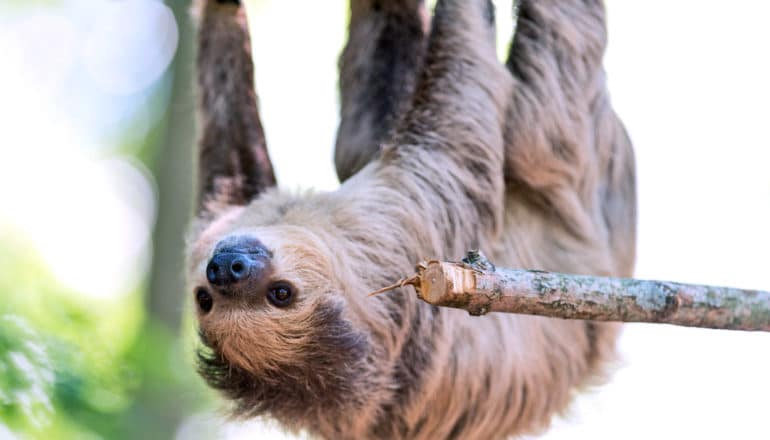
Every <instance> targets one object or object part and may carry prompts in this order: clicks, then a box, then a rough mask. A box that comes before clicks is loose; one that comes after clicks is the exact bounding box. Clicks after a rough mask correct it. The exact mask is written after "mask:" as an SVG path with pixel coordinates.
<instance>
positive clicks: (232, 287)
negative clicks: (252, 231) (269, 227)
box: [206, 236, 270, 293]
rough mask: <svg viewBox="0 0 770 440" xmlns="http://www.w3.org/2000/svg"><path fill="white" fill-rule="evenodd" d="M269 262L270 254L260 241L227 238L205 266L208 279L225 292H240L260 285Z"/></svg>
mask: <svg viewBox="0 0 770 440" xmlns="http://www.w3.org/2000/svg"><path fill="white" fill-rule="evenodd" d="M269 263H270V252H269V251H268V250H267V249H266V248H265V246H264V245H263V244H262V243H261V242H260V241H259V240H257V239H255V238H252V237H248V236H235V237H228V238H226V239H225V240H222V241H221V242H220V243H219V244H217V246H216V248H215V249H214V254H213V255H212V256H211V260H209V262H208V264H207V265H206V279H207V280H208V282H209V283H211V285H212V286H214V287H217V288H221V289H223V290H224V293H228V292H230V291H233V293H238V292H237V291H239V290H243V289H244V288H247V287H248V286H249V285H252V286H253V285H254V284H255V283H259V282H260V281H261V280H262V278H264V276H265V273H266V272H267V268H268V265H269Z"/></svg>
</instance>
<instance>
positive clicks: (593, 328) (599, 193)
mask: <svg viewBox="0 0 770 440" xmlns="http://www.w3.org/2000/svg"><path fill="white" fill-rule="evenodd" d="M199 7H200V31H199V52H198V75H199V76H198V79H199V88H200V93H201V95H200V115H199V116H200V122H201V127H202V136H201V138H200V152H199V154H200V156H199V190H200V196H199V206H200V209H199V214H198V216H197V218H196V220H195V221H194V224H193V227H192V228H191V232H190V234H189V243H188V248H187V261H188V263H187V267H188V282H189V287H190V292H191V293H192V296H193V298H194V302H195V304H196V306H195V308H196V316H197V321H198V325H199V334H200V339H201V341H202V345H201V350H200V352H199V356H198V357H199V372H200V374H201V375H202V377H203V378H204V379H205V380H206V381H207V383H208V384H209V385H210V386H211V387H213V388H215V389H217V390H219V391H220V392H221V394H222V395H223V396H224V397H225V398H227V399H228V400H229V401H231V403H232V413H233V415H234V416H237V417H246V418H249V417H257V416H267V417H270V418H273V419H276V420H277V421H278V422H279V423H281V425H282V426H284V427H285V428H286V429H288V430H290V431H306V432H308V433H310V434H311V435H314V436H317V437H323V438H424V439H437V438H502V437H508V436H515V435H523V434H527V433H533V432H537V431H540V430H542V429H544V428H546V427H547V426H548V424H549V421H550V419H551V418H552V417H553V415H554V414H558V413H559V412H561V411H563V410H565V408H566V407H567V405H568V403H569V402H570V400H571V398H572V397H573V396H574V394H575V393H576V391H579V390H580V389H582V388H584V387H587V386H590V385H592V384H595V383H598V382H599V381H601V380H602V379H603V378H604V377H605V376H606V374H607V371H608V366H611V365H612V361H613V359H614V357H615V344H616V339H617V335H618V332H619V327H618V325H617V324H614V323H599V322H591V321H577V320H559V319H550V318H543V317H533V316H521V315H512V314H511V315H508V314H489V315H486V316H483V317H472V316H469V315H468V314H467V313H466V312H464V311H460V310H453V309H443V308H436V307H433V306H430V305H428V304H425V303H422V302H419V301H418V300H417V299H416V297H415V294H414V291H413V290H412V289H413V288H412V287H411V286H406V287H403V288H401V289H400V291H396V292H393V293H391V294H389V295H380V296H376V297H368V296H367V294H368V293H369V292H372V291H374V290H376V289H378V288H380V287H382V286H385V285H387V284H390V283H392V282H393V281H394V280H396V279H398V278H400V277H401V276H403V275H404V274H406V273H409V272H410V271H411V270H412V269H413V265H414V264H415V263H416V262H418V261H420V260H422V259H424V258H426V257H430V258H438V259H456V258H458V257H459V256H461V255H463V254H464V253H465V251H467V250H468V249H472V248H474V249H475V248H478V249H482V250H483V251H484V252H485V253H486V254H487V255H488V256H489V257H490V259H491V260H492V261H494V262H495V263H496V264H498V265H501V266H506V267H513V268H533V269H543V270H555V271H562V272H572V273H581V274H594V275H614V276H629V275H631V271H632V269H633V264H634V252H635V250H634V246H635V222H636V220H635V219H636V208H635V206H636V203H635V177H634V158H633V152H632V149H631V144H630V141H629V139H628V136H627V135H626V132H625V130H624V128H623V126H622V124H621V122H620V120H619V119H618V117H617V116H616V114H615V112H614V111H613V109H612V107H611V104H610V100H609V96H608V93H607V89H606V83H605V77H604V71H603V68H602V56H603V53H604V49H605V45H606V26H605V11H604V7H603V5H602V3H601V2H599V1H584V0H538V1H535V0H521V1H520V2H519V4H517V5H516V9H515V11H516V29H515V33H514V37H513V40H512V42H511V46H510V51H509V55H508V59H507V61H506V62H505V63H502V62H500V61H499V60H498V58H497V55H496V49H495V26H494V10H493V7H492V5H491V4H490V3H489V1H488V0H439V1H438V4H437V6H436V7H435V10H434V11H433V14H432V17H431V16H430V14H429V13H428V11H427V9H426V7H425V5H424V4H423V3H422V2H421V1H419V0H392V1H385V0H352V1H351V15H350V24H349V40H348V43H347V45H346V47H345V48H344V50H343V53H342V56H341V58H340V70H341V74H340V88H341V123H340V127H339V131H338V139H337V146H336V153H335V163H336V166H337V171H338V175H339V177H340V180H341V181H342V183H341V185H340V187H339V188H338V189H337V190H335V191H332V192H306V193H287V192H285V191H281V190H279V189H276V188H274V183H275V178H274V174H273V171H272V168H271V166H270V162H269V156H268V152H267V149H266V147H265V138H264V134H263V132H262V126H261V125H260V123H259V113H258V109H257V103H256V93H255V90H254V88H253V84H252V75H253V65H252V63H251V59H250V49H249V40H248V30H247V27H246V23H245V18H244V11H243V8H242V6H240V5H239V4H238V2H233V1H229V2H225V1H207V2H201V3H200V4H199Z"/></svg>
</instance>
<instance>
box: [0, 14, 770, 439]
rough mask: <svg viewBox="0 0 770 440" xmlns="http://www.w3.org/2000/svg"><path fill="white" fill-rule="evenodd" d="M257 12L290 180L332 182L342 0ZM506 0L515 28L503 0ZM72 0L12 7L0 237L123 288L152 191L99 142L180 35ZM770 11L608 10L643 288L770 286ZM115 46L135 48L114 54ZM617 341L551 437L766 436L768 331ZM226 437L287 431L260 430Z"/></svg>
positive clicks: (61, 269) (276, 156)
mask: <svg viewBox="0 0 770 440" xmlns="http://www.w3.org/2000/svg"><path fill="white" fill-rule="evenodd" d="M255 3H256V2H253V3H250V4H249V6H250V10H251V11H252V12H255V11H258V12H259V14H252V18H253V19H252V21H253V23H252V24H253V30H254V31H253V40H254V44H253V46H254V51H255V54H256V69H257V87H258V92H259V95H260V100H261V109H262V115H263V123H264V124H265V126H266V132H267V137H268V144H269V145H270V148H271V155H272V157H273V161H274V164H275V165H276V169H277V174H278V178H279V181H280V182H281V183H282V185H283V186H286V187H289V188H298V187H311V186H312V187H316V188H321V189H332V188H334V187H335V186H336V177H335V174H334V170H333V165H332V159H331V158H332V148H333V143H334V132H335V129H336V124H337V115H336V108H337V107H336V105H337V91H336V81H337V77H336V57H337V54H338V51H339V50H340V48H341V45H342V43H343V38H344V26H345V3H344V2H342V1H335V2H327V1H324V2H318V1H312V0H304V1H292V2H287V1H279V0H261V1H260V2H258V4H259V8H256V7H255V6H254V4H255ZM497 3H498V11H499V12H498V14H499V15H501V16H503V17H504V16H505V12H504V11H507V10H509V5H510V1H508V2H506V1H499V2H497ZM63 4H64V5H65V6H63V7H62V8H61V10H60V11H58V12H50V11H42V12H40V13H35V14H28V15H25V16H24V17H22V18H19V17H17V16H3V15H2V12H3V10H2V8H0V53H3V54H4V62H3V68H2V69H0V96H2V97H3V99H2V100H1V101H0V200H2V203H1V204H0V228H8V227H10V228H12V230H14V231H17V230H18V231H20V232H21V233H22V234H24V235H25V236H26V237H27V238H28V239H29V240H31V241H32V242H33V243H34V245H35V246H36V248H37V249H38V250H39V251H40V253H41V255H42V256H43V257H44V259H45V261H46V262H47V263H48V264H49V266H50V267H51V270H52V271H53V272H54V273H55V274H57V275H58V276H59V277H60V279H61V280H62V282H64V283H66V284H68V285H70V286H72V287H73V288H75V289H76V290H78V291H80V292H83V293H86V294H89V295H97V296H109V295H116V294H120V293H121V292H125V291H127V290H128V288H129V287H131V286H134V285H135V284H136V282H138V280H140V279H141V277H142V274H143V273H144V272H143V271H144V266H145V265H146V261H147V249H148V245H149V241H148V240H149V230H150V227H151V225H152V222H153V216H154V211H155V206H154V204H155V196H154V189H153V184H152V182H151V181H149V180H148V179H147V173H146V172H145V171H144V170H143V169H142V168H141V167H140V166H138V165H137V164H135V163H133V162H131V161H127V160H125V159H123V158H120V157H114V155H111V153H110V151H111V148H112V147H111V146H110V145H109V143H105V142H106V141H105V140H104V139H105V138H109V137H108V136H107V137H105V135H104V132H105V131H110V130H111V129H114V127H115V126H120V124H121V123H123V121H125V120H126V119H127V118H128V117H129V115H133V116H135V115H137V114H139V116H140V118H141V119H142V120H145V121H146V122H147V123H146V124H145V125H141V124H140V125H139V128H138V129H139V130H141V129H146V128H147V125H148V124H149V123H150V122H151V120H152V118H153V117H154V116H155V115H151V114H146V112H145V111H144V110H142V109H143V107H142V105H143V102H144V101H143V99H146V96H147V94H149V92H150V91H151V90H152V88H151V86H150V85H151V84H155V83H156V81H157V80H158V79H159V77H160V76H161V74H162V73H163V71H164V69H165V68H166V66H167V64H168V61H169V60H170V55H171V53H173V49H174V48H175V47H176V27H175V26H174V23H173V22H169V20H168V11H167V10H166V9H165V8H164V7H163V6H162V5H161V4H160V3H158V2H156V1H154V0H130V1H125V2H106V1H104V0H80V1H75V0H67V1H64V2H63ZM121 8H122V9H121ZM298 11H301V13H298ZM768 17H770V3H767V2H757V1H749V0H738V1H734V2H717V1H715V0H707V1H697V2H696V1H694V0H687V1H686V0H677V1H675V2H629V1H623V2H621V1H619V0H610V2H609V23H610V47H609V50H608V54H607V58H606V66H607V71H608V75H609V85H610V91H611V93H612V97H613V101H614V104H615V107H616V109H617V110H618V112H619V114H620V116H621V117H622V118H623V120H624V122H625V123H626V126H627V128H628V130H629V132H630V134H631V137H632V138H633V140H634V143H635V147H636V154H637V164H638V183H639V212H640V217H639V237H638V239H639V241H638V242H639V247H638V264H637V271H636V275H637V276H638V277H640V278H656V279H671V280H677V281H684V282H696V283H709V284H721V285H730V286H737V287H751V288H760V289H765V290H768V289H770V272H769V271H768V250H770V232H768V226H770V173H768V172H767V170H768V164H769V163H770V134H769V133H770V132H769V131H768V126H770V124H769V122H768V121H769V120H770V111H768V103H770V85H768V80H769V79H770V56H768V54H769V53H770V26H767V25H766V21H767V18H768ZM501 18H502V17H501ZM502 21H505V20H502ZM149 42H153V44H151V45H150V46H151V47H152V48H153V49H155V50H154V51H153V52H151V53H150V55H151V56H150V55H147V53H148V52H147V47H148V44H149ZM156 43H157V44H156ZM116 47H118V48H120V50H121V51H122V52H119V53H123V54H124V55H125V56H124V57H122V58H111V57H110V56H111V54H112V52H113V51H114V50H115V48H116ZM142 54H144V56H142ZM142 63H146V65H143V64H142ZM148 86H150V88H148ZM126 96H130V97H131V99H128V98H126ZM85 107H88V108H85ZM137 112H139V113H137ZM142 127H144V128H142ZM94 133H96V134H94ZM94 245H98V246H101V247H109V248H110V249H113V250H114V253H113V254H112V255H111V258H109V259H103V260H104V261H95V262H93V264H94V265H95V268H96V269H99V270H94V271H93V273H95V274H97V275H99V274H100V275H99V276H97V277H96V278H92V279H88V280H85V279H84V278H83V277H82V276H80V275H81V273H80V272H79V270H80V268H81V267H82V266H81V264H80V263H79V262H80V261H83V259H84V258H89V256H90V255H91V250H90V246H94ZM105 286H107V287H105ZM621 349H622V352H623V353H624V357H625V366H624V367H623V368H621V369H620V370H619V371H618V373H617V374H616V375H615V376H614V378H613V380H612V382H611V383H610V384H609V385H607V386H605V387H602V388H600V389H598V390H595V391H594V392H592V393H591V394H590V395H587V396H583V397H581V398H579V399H578V401H577V403H576V405H575V406H574V408H573V410H572V412H571V413H570V415H569V417H568V418H567V419H566V420H562V421H559V422H558V423H557V426H556V427H555V428H554V429H553V430H552V431H550V432H549V433H548V434H546V435H545V436H544V437H543V438H546V439H567V438H570V439H571V438H588V437H591V438H600V439H601V438H605V439H615V438H625V439H636V438H639V439H642V438H649V437H653V436H654V437H658V438H680V437H683V438H701V439H718V438H719V439H721V438H725V437H727V438H741V439H766V438H770V426H769V425H768V424H767V422H766V417H767V416H766V413H767V406H766V404H765V402H766V399H767V397H766V396H770V375H769V374H768V371H770V335H767V334H747V333H739V332H717V331H707V330H695V329H683V328H675V327H668V326H647V325H628V326H627V327H626V331H625V334H624V336H623V338H622V340H621ZM225 429H226V432H227V433H228V436H230V437H233V438H237V437H239V436H241V437H244V438H250V437H251V436H254V435H257V433H258V432H261V433H262V434H261V437H260V438H281V436H280V434H277V431H276V430H275V429H272V430H270V431H269V432H270V434H266V433H265V432H264V431H263V427H262V425H260V424H249V425H248V426H247V427H239V426H236V425H228V427H227V428H225ZM255 430H256V431H255ZM185 432H188V433H189V432H191V431H190V430H187V431H185ZM192 432H195V430H192ZM183 437H186V438H187V436H185V435H183ZM193 437H194V436H193Z"/></svg>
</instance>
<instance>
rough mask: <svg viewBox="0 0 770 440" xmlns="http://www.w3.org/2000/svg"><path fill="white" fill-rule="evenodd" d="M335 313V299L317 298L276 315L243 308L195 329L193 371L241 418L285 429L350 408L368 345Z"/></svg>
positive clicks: (364, 375) (365, 374)
mask: <svg viewBox="0 0 770 440" xmlns="http://www.w3.org/2000/svg"><path fill="white" fill-rule="evenodd" d="M342 312H343V305H342V304H341V302H340V301H336V300H333V299H324V300H321V301H318V302H315V303H313V304H310V305H307V306H304V307H303V310H299V311H296V312H295V311H291V312H288V313H284V314H283V316H280V317H278V316H270V317H267V316H259V315H260V314H265V312H264V311H260V310H245V311H242V312H240V313H237V314H233V315H232V316H230V317H227V318H223V319H222V320H221V322H214V323H211V324H210V325H208V326H206V325H202V326H201V340H202V341H203V344H204V345H205V347H206V348H203V349H201V350H199V352H198V371H199V372H200V374H201V375H202V376H203V378H204V379H205V380H206V381H207V382H208V384H209V385H210V386H212V387H213V388H215V389H218V390H220V391H221V392H223V394H224V395H225V396H227V397H228V398H230V399H232V400H233V401H234V402H235V404H236V412H237V413H238V414H239V415H241V416H246V417H248V416H252V415H257V414H269V415H270V416H272V417H275V418H276V419H278V420H280V421H281V422H283V423H284V424H285V425H287V426H292V425H295V424H297V423H299V422H300V421H301V420H304V419H305V418H306V417H307V413H308V412H313V411H318V410H320V409H322V408H323V409H324V410H326V411H328V410H335V409H336V411H340V412H344V411H345V410H354V409H355V408H356V407H357V406H360V404H361V402H357V396H362V395H365V393H362V392H361V391H362V390H366V389H367V388H371V385H372V384H369V383H368V378H370V377H372V374H371V373H372V372H371V371H369V370H370V365H372V363H371V362H370V357H371V355H372V346H371V344H370V343H369V340H368V338H367V336H366V335H365V334H363V333H362V332H361V331H358V330H356V329H355V328H354V327H353V325H352V324H351V323H350V322H349V321H347V320H346V319H345V318H344V317H343V316H342V315H343V313H342Z"/></svg>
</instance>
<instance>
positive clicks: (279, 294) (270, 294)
mask: <svg viewBox="0 0 770 440" xmlns="http://www.w3.org/2000/svg"><path fill="white" fill-rule="evenodd" d="M293 297H294V288H293V287H292V286H291V284H289V283H287V282H286V281H277V282H275V283H273V284H271V285H270V287H268V288H267V299H268V300H269V301H270V303H272V304H273V305H274V306H276V307H286V306H288V305H289V304H291V300H292V299H293Z"/></svg>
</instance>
